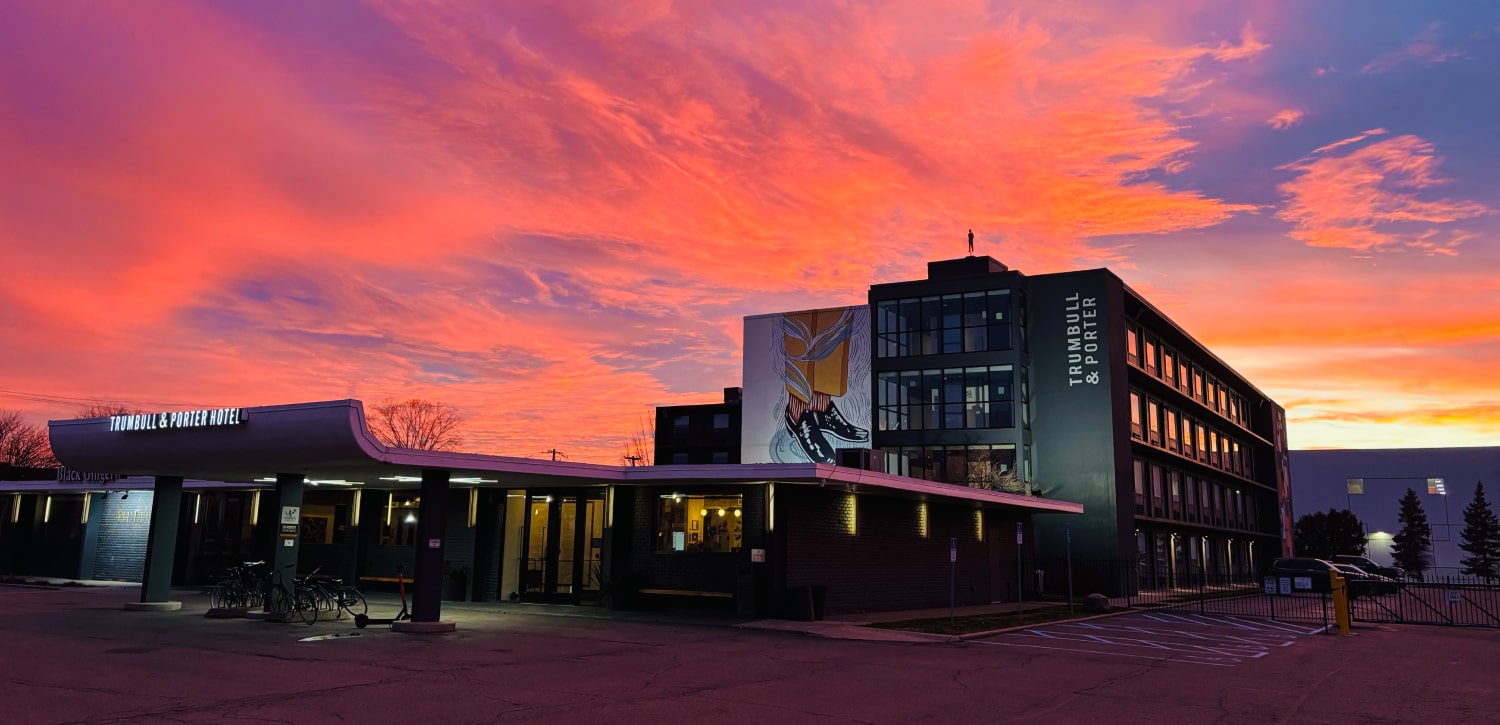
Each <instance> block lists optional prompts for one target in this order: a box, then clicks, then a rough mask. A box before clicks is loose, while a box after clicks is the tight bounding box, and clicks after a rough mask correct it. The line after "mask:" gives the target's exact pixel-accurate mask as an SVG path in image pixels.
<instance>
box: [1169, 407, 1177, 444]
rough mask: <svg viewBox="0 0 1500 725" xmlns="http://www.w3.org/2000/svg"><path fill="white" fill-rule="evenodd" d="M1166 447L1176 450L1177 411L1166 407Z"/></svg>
mask: <svg viewBox="0 0 1500 725" xmlns="http://www.w3.org/2000/svg"><path fill="white" fill-rule="evenodd" d="M1167 449H1168V450H1173V451H1175V450H1177V411H1175V410H1172V409H1171V408H1167Z"/></svg>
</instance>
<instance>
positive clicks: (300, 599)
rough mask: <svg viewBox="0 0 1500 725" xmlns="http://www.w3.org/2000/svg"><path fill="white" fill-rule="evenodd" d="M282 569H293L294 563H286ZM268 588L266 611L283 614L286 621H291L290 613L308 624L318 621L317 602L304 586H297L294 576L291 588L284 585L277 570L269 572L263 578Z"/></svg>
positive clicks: (283, 580)
mask: <svg viewBox="0 0 1500 725" xmlns="http://www.w3.org/2000/svg"><path fill="white" fill-rule="evenodd" d="M282 568H283V569H294V568H296V565H295V564H287V565H286V566H284V567H282ZM263 581H264V582H265V584H267V585H268V586H269V587H270V589H269V595H268V596H267V597H266V611H269V612H273V613H276V614H280V615H283V616H285V617H286V618H287V621H291V615H293V614H296V615H297V617H298V618H299V619H301V620H302V621H303V622H305V623H306V624H308V625H312V623H313V622H316V621H318V603H317V600H316V599H315V598H314V597H313V595H312V593H311V592H309V591H308V590H307V589H306V587H298V586H297V584H296V579H295V577H294V578H293V583H292V587H293V588H292V589H288V588H287V587H286V583H285V579H284V578H283V576H282V573H281V572H279V571H273V572H271V573H270V574H269V575H268V576H267V577H266V578H265V579H264V580H263Z"/></svg>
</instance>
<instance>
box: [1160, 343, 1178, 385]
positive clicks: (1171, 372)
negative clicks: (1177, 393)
mask: <svg viewBox="0 0 1500 725" xmlns="http://www.w3.org/2000/svg"><path fill="white" fill-rule="evenodd" d="M1161 379H1162V380H1165V381H1167V384H1168V385H1175V384H1176V379H1177V363H1176V361H1174V360H1173V359H1172V351H1171V350H1168V349H1166V348H1162V349H1161Z"/></svg>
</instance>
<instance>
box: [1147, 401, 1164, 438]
mask: <svg viewBox="0 0 1500 725" xmlns="http://www.w3.org/2000/svg"><path fill="white" fill-rule="evenodd" d="M1146 428H1147V430H1150V431H1151V442H1152V443H1161V406H1160V405H1158V404H1157V402H1156V401H1154V400H1153V401H1151V402H1149V403H1147V404H1146Z"/></svg>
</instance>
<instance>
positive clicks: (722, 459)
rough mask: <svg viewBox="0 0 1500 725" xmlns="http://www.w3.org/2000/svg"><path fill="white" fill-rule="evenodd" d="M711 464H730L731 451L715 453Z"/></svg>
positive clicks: (710, 459)
mask: <svg viewBox="0 0 1500 725" xmlns="http://www.w3.org/2000/svg"><path fill="white" fill-rule="evenodd" d="M709 462H710V463H728V462H729V451H714V452H713V455H712V457H710V458H709Z"/></svg>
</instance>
